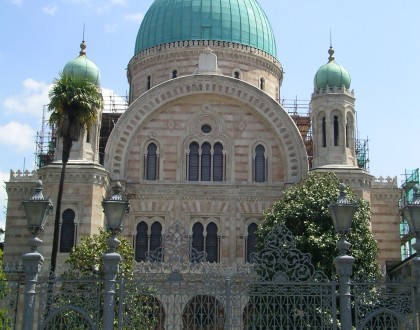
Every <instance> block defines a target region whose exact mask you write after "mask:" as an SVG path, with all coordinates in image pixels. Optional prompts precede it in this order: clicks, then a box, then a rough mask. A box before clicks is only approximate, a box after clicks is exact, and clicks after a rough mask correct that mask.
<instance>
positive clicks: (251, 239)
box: [246, 223, 257, 262]
mask: <svg viewBox="0 0 420 330" xmlns="http://www.w3.org/2000/svg"><path fill="white" fill-rule="evenodd" d="M256 233H257V225H256V224H255V223H251V224H250V225H249V226H248V237H247V240H246V261H247V262H251V255H252V253H254V252H256V251H257V249H256V242H257V234H256Z"/></svg>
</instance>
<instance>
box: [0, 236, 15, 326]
mask: <svg viewBox="0 0 420 330" xmlns="http://www.w3.org/2000/svg"><path fill="white" fill-rule="evenodd" d="M3 232H4V231H3ZM9 293H10V289H9V285H8V282H7V278H6V274H5V273H4V272H3V250H0V306H1V307H0V328H2V329H12V324H13V321H12V318H11V316H10V315H9V311H8V308H7V305H4V304H3V301H4V302H7V300H8V294H9Z"/></svg>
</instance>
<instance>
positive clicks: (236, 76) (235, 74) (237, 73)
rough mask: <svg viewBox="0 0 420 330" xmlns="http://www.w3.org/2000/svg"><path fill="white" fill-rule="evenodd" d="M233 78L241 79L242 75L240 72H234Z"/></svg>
mask: <svg viewBox="0 0 420 330" xmlns="http://www.w3.org/2000/svg"><path fill="white" fill-rule="evenodd" d="M233 77H234V78H235V79H241V74H240V72H239V71H234V72H233Z"/></svg>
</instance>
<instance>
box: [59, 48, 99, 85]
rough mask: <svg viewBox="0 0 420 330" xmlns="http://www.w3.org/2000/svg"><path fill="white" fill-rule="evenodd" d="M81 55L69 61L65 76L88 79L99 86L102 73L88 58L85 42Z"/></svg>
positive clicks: (64, 71)
mask: <svg viewBox="0 0 420 330" xmlns="http://www.w3.org/2000/svg"><path fill="white" fill-rule="evenodd" d="M80 48H81V51H80V55H79V56H78V57H76V58H75V59H74V60H71V61H69V62H68V63H67V64H66V66H65V67H64V69H63V75H64V76H69V77H72V78H78V79H87V80H88V81H90V82H92V83H94V84H95V85H99V82H100V76H101V75H100V72H99V69H98V67H97V66H96V64H95V63H93V62H92V61H91V60H89V59H88V58H87V57H86V52H85V49H86V44H85V42H84V41H83V42H82V43H81V44H80Z"/></svg>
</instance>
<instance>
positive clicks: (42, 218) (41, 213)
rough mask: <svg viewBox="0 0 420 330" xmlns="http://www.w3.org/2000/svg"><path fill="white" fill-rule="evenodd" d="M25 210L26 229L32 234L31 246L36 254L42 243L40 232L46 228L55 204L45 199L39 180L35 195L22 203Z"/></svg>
mask: <svg viewBox="0 0 420 330" xmlns="http://www.w3.org/2000/svg"><path fill="white" fill-rule="evenodd" d="M22 205H23V208H24V210H25V215H26V221H27V226H26V228H27V229H28V231H29V232H30V233H31V234H32V238H31V239H30V241H29V242H30V245H31V249H32V252H36V250H37V247H38V246H39V245H40V244H41V243H42V240H40V239H39V238H38V237H36V236H37V235H38V233H39V232H41V231H43V230H44V228H45V223H46V221H47V216H48V214H49V213H51V212H52V210H53V204H52V202H51V200H50V199H49V198H48V199H47V198H44V195H43V194H42V181H41V180H38V181H37V182H36V186H35V194H34V195H33V196H32V197H31V198H29V199H26V200H23V202H22Z"/></svg>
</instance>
